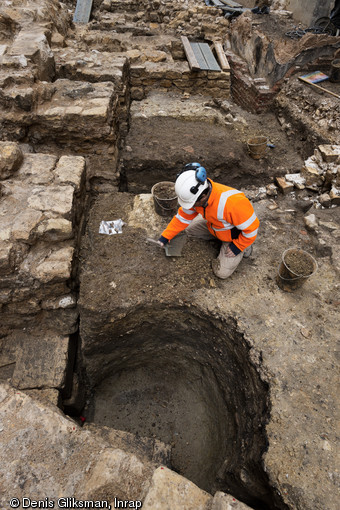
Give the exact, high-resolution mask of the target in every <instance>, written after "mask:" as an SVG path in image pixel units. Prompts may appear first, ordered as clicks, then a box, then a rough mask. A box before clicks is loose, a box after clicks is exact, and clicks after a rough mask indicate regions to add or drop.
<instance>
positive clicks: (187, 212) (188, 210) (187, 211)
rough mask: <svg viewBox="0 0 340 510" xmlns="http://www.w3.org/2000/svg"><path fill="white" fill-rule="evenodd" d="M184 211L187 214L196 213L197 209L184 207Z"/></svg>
mask: <svg viewBox="0 0 340 510" xmlns="http://www.w3.org/2000/svg"><path fill="white" fill-rule="evenodd" d="M182 211H183V212H184V213H185V214H195V213H196V211H191V210H190V209H184V207H182Z"/></svg>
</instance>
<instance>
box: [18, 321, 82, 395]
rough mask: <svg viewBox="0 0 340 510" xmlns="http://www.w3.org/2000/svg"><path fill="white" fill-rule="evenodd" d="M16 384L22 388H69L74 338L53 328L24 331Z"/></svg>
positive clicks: (19, 350)
mask: <svg viewBox="0 0 340 510" xmlns="http://www.w3.org/2000/svg"><path fill="white" fill-rule="evenodd" d="M20 340H21V342H20V345H19V346H18V348H17V352H16V364H15V370H14V373H13V377H12V384H13V385H14V386H15V387H17V388H20V389H28V388H46V387H48V388H58V389H63V388H65V386H66V384H67V382H69V378H70V370H71V369H72V367H71V366H70V365H71V363H72V361H73V356H72V355H71V356H70V352H69V351H70V339H69V337H68V336H60V335H56V334H55V333H53V332H48V331H47V332H45V333H41V332H39V333H38V332H36V334H35V335H34V334H31V335H23V334H22V335H21V338H20Z"/></svg>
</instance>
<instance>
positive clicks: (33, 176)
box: [18, 154, 57, 184]
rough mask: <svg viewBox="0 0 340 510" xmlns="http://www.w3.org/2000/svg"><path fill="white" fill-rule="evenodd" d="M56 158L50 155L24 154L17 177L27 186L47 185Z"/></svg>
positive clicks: (50, 179)
mask: <svg viewBox="0 0 340 510" xmlns="http://www.w3.org/2000/svg"><path fill="white" fill-rule="evenodd" d="M56 162H57V157H56V156H52V155H51V154H25V157H24V161H23V163H22V165H21V167H20V169H19V171H18V176H19V177H20V178H21V179H25V180H26V182H27V183H29V184H49V183H51V182H52V180H53V172H52V171H53V169H54V167H55V165H56Z"/></svg>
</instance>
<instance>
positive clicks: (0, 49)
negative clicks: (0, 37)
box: [0, 44, 8, 57]
mask: <svg viewBox="0 0 340 510" xmlns="http://www.w3.org/2000/svg"><path fill="white" fill-rule="evenodd" d="M7 47H8V46H7V44H0V57H2V56H3V55H4V54H5V53H6V50H7Z"/></svg>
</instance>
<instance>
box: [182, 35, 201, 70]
mask: <svg viewBox="0 0 340 510" xmlns="http://www.w3.org/2000/svg"><path fill="white" fill-rule="evenodd" d="M181 40H182V44H183V47H184V52H185V55H186V57H187V60H188V63H189V67H190V69H192V70H194V71H195V70H199V69H200V65H199V63H198V62H197V59H196V57H195V54H194V52H193V49H192V47H191V44H190V42H189V39H188V38H187V37H185V36H184V35H182V36H181Z"/></svg>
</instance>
